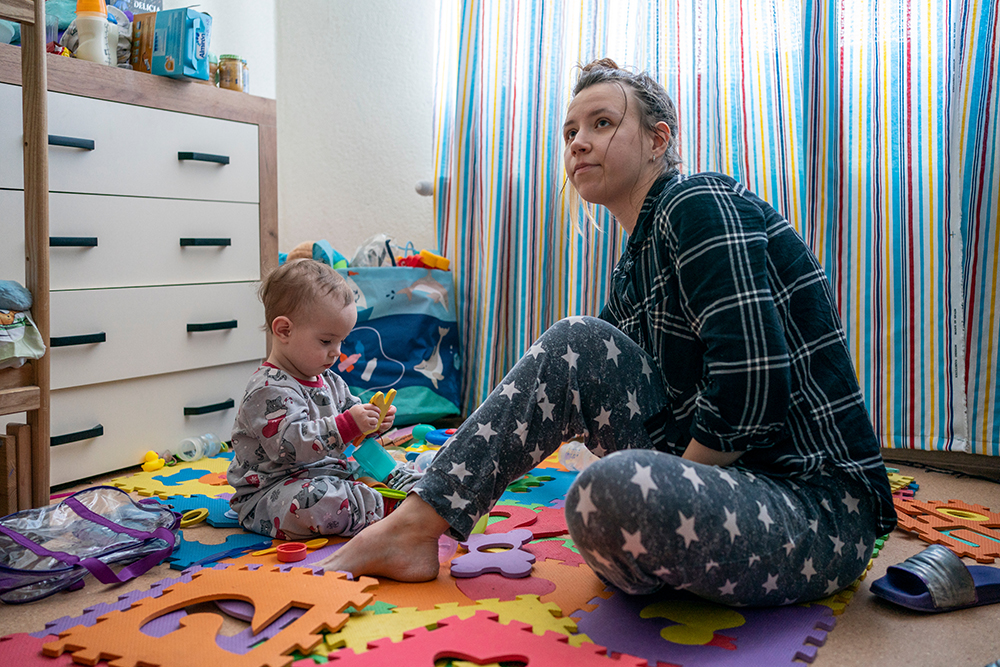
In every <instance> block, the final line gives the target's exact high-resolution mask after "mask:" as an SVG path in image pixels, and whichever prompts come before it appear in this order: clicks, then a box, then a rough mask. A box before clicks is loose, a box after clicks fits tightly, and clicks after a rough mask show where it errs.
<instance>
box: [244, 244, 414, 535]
mask: <svg viewBox="0 0 1000 667" xmlns="http://www.w3.org/2000/svg"><path fill="white" fill-rule="evenodd" d="M259 296H260V299H261V301H262V302H263V303H264V316H265V319H266V322H267V326H268V327H269V329H270V331H271V334H272V336H271V352H270V354H269V355H268V357H267V361H265V362H264V363H262V364H261V366H260V367H259V368H258V369H257V371H256V372H255V373H254V374H253V376H252V377H251V378H250V382H249V383H248V384H247V388H246V393H245V394H244V396H243V400H242V402H241V403H240V408H239V413H238V414H237V416H236V423H235V425H234V426H233V434H232V447H233V454H234V455H233V461H232V463H231V464H230V465H229V471H228V473H227V479H228V481H229V483H230V484H231V485H232V486H233V487H234V488H235V489H236V492H235V493H234V494H233V497H232V499H231V500H230V501H229V503H230V506H231V507H232V509H233V510H234V511H235V512H237V513H238V514H239V520H240V524H241V525H242V526H243V527H244V528H245V529H247V530H251V531H253V532H255V533H261V534H264V535H269V536H271V537H274V538H277V539H281V540H289V539H304V538H308V537H312V536H315V535H347V536H349V535H354V534H355V533H357V532H358V531H360V530H361V529H362V528H364V527H365V526H367V525H369V524H371V523H374V522H376V521H378V520H379V519H381V518H382V517H383V515H384V505H383V501H382V496H381V494H379V492H378V491H376V490H375V489H373V488H371V487H369V486H368V485H366V484H364V483H362V482H360V481H358V479H359V477H360V476H361V475H362V472H361V470H360V466H359V465H358V464H357V463H355V462H354V461H349V460H347V459H346V457H345V456H344V450H345V449H346V448H347V445H348V444H350V443H351V442H352V441H353V440H354V439H355V438H357V437H358V436H360V435H362V434H363V433H371V432H373V431H376V430H379V429H381V430H385V429H388V428H390V427H391V426H392V423H393V419H394V416H395V412H396V408H395V406H392V407H390V408H389V410H388V411H387V412H386V415H385V418H384V420H383V421H382V423H381V424H379V409H378V408H377V407H375V406H374V405H371V404H368V403H364V404H363V403H362V402H361V401H360V400H359V399H358V398H357V397H356V396H353V395H352V394H351V393H350V391H349V389H348V386H347V383H346V382H344V380H343V379H342V378H340V377H339V376H338V375H336V374H335V373H334V372H333V371H332V370H331V366H332V365H333V364H334V363H336V362H337V360H338V359H339V358H340V344H341V343H342V342H343V340H344V339H345V338H346V337H347V336H348V334H350V333H351V330H352V329H353V328H354V325H355V323H356V322H357V319H358V314H357V310H356V308H355V306H354V295H353V293H352V292H351V290H350V288H349V287H348V285H347V282H346V281H345V280H344V278H343V277H342V276H341V275H340V274H339V273H337V272H336V271H335V270H334V269H333V268H331V267H329V266H327V265H325V264H322V263H320V262H316V261H313V260H311V259H303V260H298V261H294V262H290V263H286V264H284V265H282V266H281V267H279V268H278V269H276V270H275V271H273V272H271V274H270V275H268V276H267V278H265V279H264V281H263V282H262V283H261V286H260V290H259ZM418 477H419V474H418V473H415V472H412V471H411V470H410V469H408V468H404V467H403V465H402V464H399V465H398V466H397V467H396V470H395V471H393V473H392V474H390V475H389V478H388V479H387V480H386V482H385V483H386V484H387V485H388V486H389V487H390V488H395V489H402V490H408V489H409V487H410V486H412V485H413V483H414V482H415V481H416V480H417V478H418Z"/></svg>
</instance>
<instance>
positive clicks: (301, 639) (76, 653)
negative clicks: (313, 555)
mask: <svg viewBox="0 0 1000 667" xmlns="http://www.w3.org/2000/svg"><path fill="white" fill-rule="evenodd" d="M376 583H377V582H376V581H375V580H374V579H371V578H369V577H361V578H360V579H359V580H358V581H347V580H346V579H345V575H343V574H331V573H327V574H325V575H313V574H311V573H310V572H309V571H308V570H301V569H298V570H293V571H291V572H289V573H283V572H279V571H278V570H277V569H276V568H275V569H265V568H260V569H258V570H254V571H251V570H247V569H243V568H241V569H235V568H228V569H225V570H201V571H200V572H197V573H195V574H194V576H193V577H192V579H191V581H190V582H188V583H185V584H178V585H175V586H172V587H171V588H169V589H168V590H166V591H164V593H163V595H161V596H159V597H156V598H145V599H142V600H139V601H138V602H136V603H135V604H134V605H133V606H132V607H131V608H130V609H128V610H126V611H122V612H114V613H111V614H108V615H107V616H105V617H104V618H103V619H101V622H100V623H97V624H95V625H93V626H89V627H76V628H71V629H70V630H68V631H66V632H64V633H62V635H61V636H60V638H59V640H57V641H54V642H49V643H48V644H45V645H44V647H43V648H42V652H43V653H44V654H45V655H47V656H50V657H57V656H59V655H61V654H62V653H63V652H67V651H68V652H71V653H72V654H73V659H74V661H76V662H80V663H83V664H90V665H93V664H95V663H96V662H97V661H98V660H102V659H104V660H108V661H109V662H113V663H114V664H121V665H135V664H142V665H146V666H147V667H167V666H168V665H183V664H190V662H191V657H192V656H197V662H198V664H205V665H212V666H213V667H241V666H242V667H257V666H263V665H273V666H278V665H287V664H289V663H290V662H291V660H292V659H291V658H290V657H289V654H290V653H291V652H292V651H293V650H296V649H297V650H301V651H306V652H308V651H310V650H312V649H313V648H314V647H315V646H316V645H317V644H319V643H320V642H321V641H322V639H323V638H322V635H321V634H320V633H321V632H324V631H325V632H335V631H337V630H339V629H340V628H341V627H343V625H344V623H346V622H347V619H348V614H346V613H344V612H343V611H342V610H343V609H345V608H346V607H347V606H348V605H353V606H354V607H355V608H358V609H360V608H363V607H365V606H366V605H367V604H368V603H369V602H371V601H372V594H371V593H368V592H366V591H367V590H368V589H369V588H371V587H372V586H374V585H376ZM233 597H237V598H240V599H243V600H246V601H248V602H250V603H251V604H253V606H254V616H253V621H252V622H251V628H252V629H253V632H254V634H259V633H260V632H261V631H263V630H264V628H266V627H268V626H269V625H271V624H272V623H273V622H275V621H276V620H277V619H278V618H279V617H281V616H282V615H283V614H284V613H285V612H286V611H288V610H289V609H290V608H291V607H293V606H294V607H301V608H305V609H306V611H305V613H304V614H302V615H301V616H300V617H298V618H297V619H296V620H295V621H293V622H292V623H291V624H290V625H287V626H285V627H284V628H282V629H281V631H280V632H278V633H277V634H276V635H274V636H273V637H271V639H269V640H268V641H266V642H263V643H262V644H259V645H257V646H255V647H254V648H252V649H251V650H250V651H249V652H247V653H246V654H244V655H238V654H234V653H229V652H228V651H226V650H224V649H222V648H221V647H219V646H218V645H217V644H216V641H215V637H216V635H217V634H218V631H219V628H220V627H221V625H222V620H223V619H222V617H221V616H218V615H216V614H189V615H188V616H185V617H184V618H183V619H181V621H180V626H181V627H180V629H179V630H177V631H175V632H171V633H170V634H168V635H165V636H163V637H151V636H149V635H146V634H144V633H143V632H142V631H141V628H142V627H143V626H144V625H146V624H147V623H149V622H150V621H152V620H154V619H156V618H158V617H160V616H163V615H164V614H167V613H170V612H172V611H175V610H177V609H184V608H186V607H189V606H191V605H194V604H197V603H200V602H211V601H213V600H220V599H231V598H233Z"/></svg>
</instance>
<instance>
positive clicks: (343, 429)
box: [334, 411, 361, 444]
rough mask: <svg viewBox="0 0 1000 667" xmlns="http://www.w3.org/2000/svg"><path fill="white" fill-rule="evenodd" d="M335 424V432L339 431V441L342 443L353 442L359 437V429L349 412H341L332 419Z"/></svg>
mask: <svg viewBox="0 0 1000 667" xmlns="http://www.w3.org/2000/svg"><path fill="white" fill-rule="evenodd" d="M334 421H335V422H336V423H337V430H338V431H340V439H341V440H343V441H344V443H345V444H346V443H349V442H354V439H355V438H357V437H358V436H359V435H361V429H360V428H358V423H357V422H356V421H354V417H352V416H351V413H350V412H346V411H345V412H341V413H340V414H339V415H337V416H336V417H335V418H334Z"/></svg>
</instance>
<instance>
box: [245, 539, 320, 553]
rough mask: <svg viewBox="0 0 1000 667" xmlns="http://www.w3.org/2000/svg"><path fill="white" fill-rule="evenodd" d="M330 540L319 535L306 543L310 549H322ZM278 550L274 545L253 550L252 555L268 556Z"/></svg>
mask: <svg viewBox="0 0 1000 667" xmlns="http://www.w3.org/2000/svg"><path fill="white" fill-rule="evenodd" d="M329 541H330V540H328V539H326V538H325V537H317V538H316V539H315V540H309V541H308V542H306V543H305V545H306V549H310V550H312V549H320V548H322V547H325V546H326V545H327V543H328V542H329ZM277 552H278V547H277V546H274V547H271V548H270V549H261V550H260V551H251V552H250V555H251V556H266V555H268V554H273V553H277Z"/></svg>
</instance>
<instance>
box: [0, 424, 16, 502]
mask: <svg viewBox="0 0 1000 667" xmlns="http://www.w3.org/2000/svg"><path fill="white" fill-rule="evenodd" d="M15 442H16V440H15V438H14V436H12V435H0V475H3V479H2V480H0V516H7V515H8V514H13V513H14V512H16V511H17V510H18V509H20V508H19V507H18V505H17V453H16V452H17V449H16V445H15Z"/></svg>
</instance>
